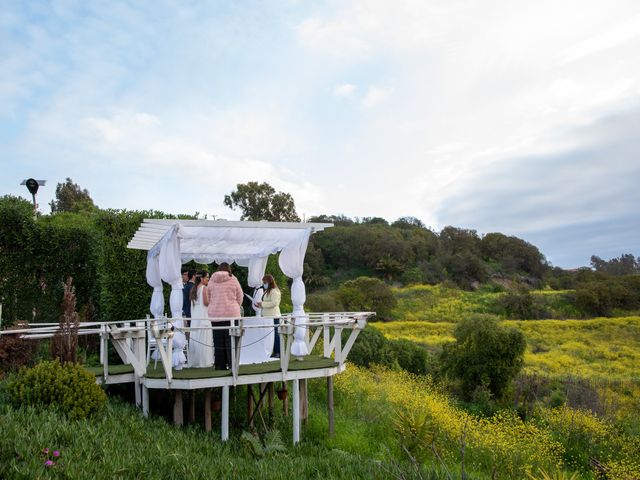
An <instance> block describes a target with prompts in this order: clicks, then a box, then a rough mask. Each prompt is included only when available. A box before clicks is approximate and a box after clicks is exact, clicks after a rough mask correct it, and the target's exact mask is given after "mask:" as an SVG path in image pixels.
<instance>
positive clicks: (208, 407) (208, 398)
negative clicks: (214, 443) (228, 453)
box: [204, 388, 211, 432]
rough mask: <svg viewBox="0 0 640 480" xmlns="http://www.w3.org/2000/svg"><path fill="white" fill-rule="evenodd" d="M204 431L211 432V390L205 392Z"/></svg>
mask: <svg viewBox="0 0 640 480" xmlns="http://www.w3.org/2000/svg"><path fill="white" fill-rule="evenodd" d="M204 430H205V432H210V431H211V389H210V388H207V389H206V390H205V392H204Z"/></svg>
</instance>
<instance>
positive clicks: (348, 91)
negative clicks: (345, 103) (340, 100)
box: [333, 83, 358, 98]
mask: <svg viewBox="0 0 640 480" xmlns="http://www.w3.org/2000/svg"><path fill="white" fill-rule="evenodd" d="M357 90H358V87H356V86H355V85H352V84H351V83H343V84H342V85H338V86H337V87H335V88H334V89H333V94H334V95H336V96H338V97H347V98H349V97H353V95H354V94H355V93H356V91H357Z"/></svg>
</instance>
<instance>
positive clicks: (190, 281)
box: [182, 270, 196, 318]
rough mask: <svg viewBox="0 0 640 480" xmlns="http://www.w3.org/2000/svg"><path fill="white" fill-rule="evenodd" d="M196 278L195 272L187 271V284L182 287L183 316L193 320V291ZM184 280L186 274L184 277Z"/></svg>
mask: <svg viewBox="0 0 640 480" xmlns="http://www.w3.org/2000/svg"><path fill="white" fill-rule="evenodd" d="M195 277H196V271H195V270H188V271H187V283H185V284H184V285H183V287H182V316H183V317H186V318H191V296H190V294H191V289H192V288H193V285H194V280H195ZM182 278H183V279H184V274H183V277H182Z"/></svg>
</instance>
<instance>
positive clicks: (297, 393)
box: [291, 378, 300, 445]
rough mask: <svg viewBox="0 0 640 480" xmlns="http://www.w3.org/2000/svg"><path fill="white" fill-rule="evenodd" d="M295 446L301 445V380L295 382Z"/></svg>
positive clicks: (293, 391) (293, 389)
mask: <svg viewBox="0 0 640 480" xmlns="http://www.w3.org/2000/svg"><path fill="white" fill-rule="evenodd" d="M291 390H292V394H293V444H294V445H297V444H298V443H300V380H298V379H297V378H296V379H294V380H293V388H292V389H291Z"/></svg>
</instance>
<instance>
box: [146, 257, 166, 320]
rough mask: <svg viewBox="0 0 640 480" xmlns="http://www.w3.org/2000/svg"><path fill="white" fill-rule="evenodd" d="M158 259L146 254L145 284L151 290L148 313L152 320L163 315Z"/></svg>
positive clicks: (162, 296)
mask: <svg viewBox="0 0 640 480" xmlns="http://www.w3.org/2000/svg"><path fill="white" fill-rule="evenodd" d="M159 262H160V259H159V258H158V255H155V256H154V255H153V252H151V251H149V253H148V254H147V283H148V284H149V286H150V287H152V288H153V294H152V295H151V305H149V311H150V312H151V314H152V315H153V317H154V318H160V317H161V316H162V314H163V313H164V294H163V293H162V278H161V277H160V264H159Z"/></svg>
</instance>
